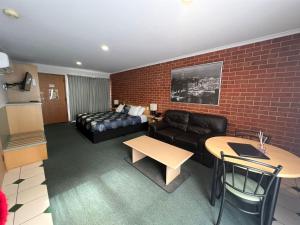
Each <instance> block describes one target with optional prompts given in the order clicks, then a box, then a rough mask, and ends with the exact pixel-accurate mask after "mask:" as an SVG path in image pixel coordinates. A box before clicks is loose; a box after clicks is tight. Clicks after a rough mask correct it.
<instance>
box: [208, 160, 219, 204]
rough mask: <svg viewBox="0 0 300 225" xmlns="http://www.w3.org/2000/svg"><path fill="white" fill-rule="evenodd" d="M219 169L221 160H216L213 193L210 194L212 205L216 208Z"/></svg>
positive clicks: (212, 185)
mask: <svg viewBox="0 0 300 225" xmlns="http://www.w3.org/2000/svg"><path fill="white" fill-rule="evenodd" d="M218 168H219V159H218V158H217V157H215V158H214V170H213V177H212V184H211V193H210V204H211V205H212V206H215V201H216V188H217V177H218Z"/></svg>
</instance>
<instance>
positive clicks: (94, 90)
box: [68, 75, 110, 120]
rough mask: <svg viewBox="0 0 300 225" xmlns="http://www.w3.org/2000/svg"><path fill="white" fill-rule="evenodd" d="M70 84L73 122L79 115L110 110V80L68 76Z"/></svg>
mask: <svg viewBox="0 0 300 225" xmlns="http://www.w3.org/2000/svg"><path fill="white" fill-rule="evenodd" d="M68 84H69V105H70V106H69V107H70V116H71V120H75V119H76V114H78V113H84V112H104V111H108V110H109V106H110V87H109V84H110V82H109V79H105V78H91V77H82V76H73V75H68Z"/></svg>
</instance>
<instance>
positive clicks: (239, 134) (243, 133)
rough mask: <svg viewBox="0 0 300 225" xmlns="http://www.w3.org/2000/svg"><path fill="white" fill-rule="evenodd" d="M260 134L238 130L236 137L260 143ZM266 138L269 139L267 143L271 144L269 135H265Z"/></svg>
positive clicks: (235, 133)
mask: <svg viewBox="0 0 300 225" xmlns="http://www.w3.org/2000/svg"><path fill="white" fill-rule="evenodd" d="M258 133H259V131H253V130H239V129H237V130H235V132H234V136H236V137H242V138H247V139H251V140H255V141H258ZM264 136H265V137H267V140H266V142H265V143H266V144H269V143H270V142H271V136H270V135H267V134H265V133H264Z"/></svg>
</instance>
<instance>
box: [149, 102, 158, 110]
mask: <svg viewBox="0 0 300 225" xmlns="http://www.w3.org/2000/svg"><path fill="white" fill-rule="evenodd" d="M156 110H157V104H156V103H151V104H150V111H156Z"/></svg>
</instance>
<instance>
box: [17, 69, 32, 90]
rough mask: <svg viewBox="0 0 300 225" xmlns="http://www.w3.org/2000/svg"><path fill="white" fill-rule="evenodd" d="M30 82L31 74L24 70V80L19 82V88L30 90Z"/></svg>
mask: <svg viewBox="0 0 300 225" xmlns="http://www.w3.org/2000/svg"><path fill="white" fill-rule="evenodd" d="M31 83H32V75H31V74H30V73H29V72H26V74H25V78H24V80H23V81H22V82H21V83H20V89H22V90H24V91H30V88H31Z"/></svg>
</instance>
